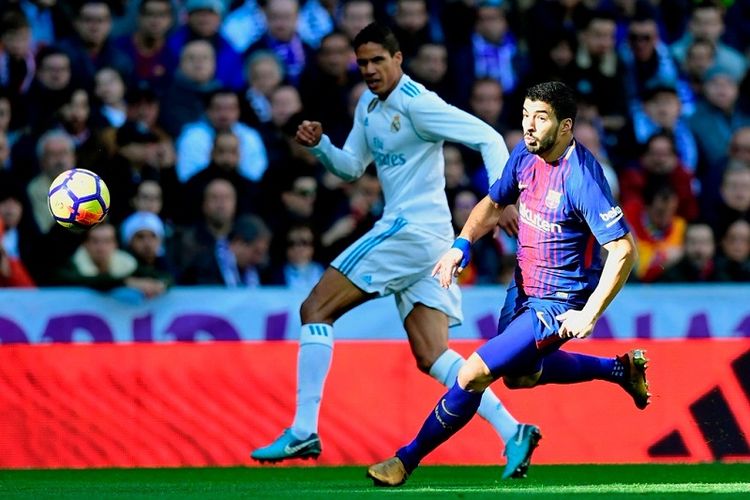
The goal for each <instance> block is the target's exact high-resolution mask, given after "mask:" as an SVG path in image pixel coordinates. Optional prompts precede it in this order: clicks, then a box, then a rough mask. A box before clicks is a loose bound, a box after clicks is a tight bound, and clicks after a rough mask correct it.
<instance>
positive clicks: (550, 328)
mask: <svg viewBox="0 0 750 500" xmlns="http://www.w3.org/2000/svg"><path fill="white" fill-rule="evenodd" d="M536 317H537V319H538V320H539V321H541V322H542V324H543V325H544V326H546V327H547V329H548V330H552V327H551V326H549V323H547V322H546V321H545V320H544V313H543V312H542V311H537V312H536Z"/></svg>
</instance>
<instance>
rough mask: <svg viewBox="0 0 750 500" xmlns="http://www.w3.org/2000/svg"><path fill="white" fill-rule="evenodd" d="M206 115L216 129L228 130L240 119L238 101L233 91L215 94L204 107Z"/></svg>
mask: <svg viewBox="0 0 750 500" xmlns="http://www.w3.org/2000/svg"><path fill="white" fill-rule="evenodd" d="M206 116H207V117H208V121H209V122H211V125H213V126H214V128H215V129H216V130H230V129H231V128H232V126H234V125H235V124H236V123H237V121H238V120H239V119H240V101H239V99H238V98H237V95H236V94H234V93H226V94H225V93H221V94H216V95H214V96H213V98H211V102H210V103H209V104H208V108H207V109H206Z"/></svg>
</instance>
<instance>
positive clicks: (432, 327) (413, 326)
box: [404, 304, 448, 371]
mask: <svg viewBox="0 0 750 500" xmlns="http://www.w3.org/2000/svg"><path fill="white" fill-rule="evenodd" d="M404 328H405V329H406V335H407V337H408V338H409V346H410V347H411V352H412V354H413V355H414V359H415V360H416V361H417V366H418V367H419V369H420V370H423V371H429V369H430V367H431V366H432V364H433V363H434V362H435V360H437V358H438V357H440V355H441V354H443V352H445V350H446V349H447V348H448V316H447V315H446V314H445V313H444V312H443V311H440V310H438V309H434V308H432V307H428V306H426V305H424V304H415V305H414V307H413V308H412V310H411V312H410V313H409V315H408V316H407V317H406V319H405V320H404Z"/></svg>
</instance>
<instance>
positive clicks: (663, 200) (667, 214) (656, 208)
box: [646, 191, 679, 230]
mask: <svg viewBox="0 0 750 500" xmlns="http://www.w3.org/2000/svg"><path fill="white" fill-rule="evenodd" d="M678 203H679V200H678V199H677V195H676V194H675V193H674V191H662V192H660V193H657V194H656V196H655V197H654V199H653V200H652V201H651V204H650V205H648V206H647V207H646V211H647V213H648V218H649V220H650V221H651V224H652V225H653V226H654V227H656V228H657V229H659V230H666V229H667V228H668V227H669V225H670V224H672V221H673V220H674V216H675V214H676V213H677V205H678Z"/></svg>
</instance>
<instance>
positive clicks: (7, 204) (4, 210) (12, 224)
mask: <svg viewBox="0 0 750 500" xmlns="http://www.w3.org/2000/svg"><path fill="white" fill-rule="evenodd" d="M21 217H23V205H21V202H20V201H19V200H18V199H16V198H14V197H13V196H10V197H8V198H5V199H4V200H2V201H0V220H2V222H3V224H4V225H5V230H6V231H8V230H9V229H14V228H16V227H18V224H20V223H21Z"/></svg>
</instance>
